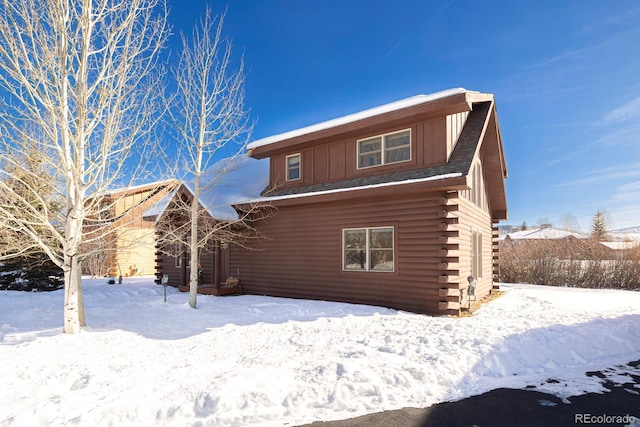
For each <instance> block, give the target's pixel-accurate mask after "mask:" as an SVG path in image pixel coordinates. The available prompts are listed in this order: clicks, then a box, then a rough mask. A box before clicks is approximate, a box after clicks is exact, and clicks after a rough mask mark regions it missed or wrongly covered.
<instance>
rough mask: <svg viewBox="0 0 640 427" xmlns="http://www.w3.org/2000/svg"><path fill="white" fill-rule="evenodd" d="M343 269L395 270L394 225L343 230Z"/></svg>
mask: <svg viewBox="0 0 640 427" xmlns="http://www.w3.org/2000/svg"><path fill="white" fill-rule="evenodd" d="M342 247H343V248H344V254H343V258H344V261H343V269H344V270H350V271H351V270H352V271H393V258H394V253H393V227H375V228H348V229H344V230H342Z"/></svg>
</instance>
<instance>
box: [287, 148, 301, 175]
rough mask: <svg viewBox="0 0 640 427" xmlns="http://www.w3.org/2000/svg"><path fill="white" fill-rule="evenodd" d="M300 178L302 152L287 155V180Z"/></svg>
mask: <svg viewBox="0 0 640 427" xmlns="http://www.w3.org/2000/svg"><path fill="white" fill-rule="evenodd" d="M297 179H300V154H293V155H291V156H287V181H295V180H297Z"/></svg>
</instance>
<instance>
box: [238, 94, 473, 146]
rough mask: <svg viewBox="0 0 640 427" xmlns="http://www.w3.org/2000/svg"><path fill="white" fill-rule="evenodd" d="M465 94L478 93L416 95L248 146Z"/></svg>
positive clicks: (281, 139) (261, 140)
mask: <svg viewBox="0 0 640 427" xmlns="http://www.w3.org/2000/svg"><path fill="white" fill-rule="evenodd" d="M463 93H478V92H472V91H468V90H466V89H465V88H455V89H447V90H443V91H440V92H435V93H432V94H429V95H416V96H412V97H410V98H405V99H401V100H399V101H395V102H391V103H389V104H384V105H380V106H378V107H374V108H370V109H368V110H364V111H360V112H357V113H353V114H348V115H346V116H342V117H338V118H336V119H332V120H327V121H325V122H321V123H317V124H314V125H311V126H306V127H302V128H299V129H295V130H292V131H288V132H284V133H280V134H278V135H272V136H268V137H266V138H262V139H258V140H256V141H253V142H252V143H250V144H249V145H247V149H248V150H252V149H254V148H257V147H262V146H265V145H269V144H273V143H274V142H278V141H283V140H285V139H290V138H295V137H297V136H301V135H306V134H309V133H313V132H318V131H321V130H325V129H330V128H333V127H336V126H341V125H344V124H347V123H352V122H355V121H358V120H362V119H366V118H369V117H374V116H377V115H380V114H384V113H388V112H391V111H396V110H401V109H403V108H407V107H413V106H415V105H420V104H425V103H427V102H432V101H435V100H438V99H442V98H448V97H450V96H453V95H460V94H463Z"/></svg>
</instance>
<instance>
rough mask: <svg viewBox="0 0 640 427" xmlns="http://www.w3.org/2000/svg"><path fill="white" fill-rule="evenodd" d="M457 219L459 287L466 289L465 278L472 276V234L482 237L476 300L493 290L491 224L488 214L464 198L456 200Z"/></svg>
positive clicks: (465, 301)
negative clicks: (480, 270) (459, 255)
mask: <svg viewBox="0 0 640 427" xmlns="http://www.w3.org/2000/svg"><path fill="white" fill-rule="evenodd" d="M458 208H459V210H458V212H457V215H458V218H459V222H458V224H457V225H456V226H455V229H456V230H457V231H458V233H459V239H458V243H459V247H460V254H461V257H460V264H459V269H460V277H461V279H462V280H461V287H462V288H466V286H467V285H468V282H467V277H469V276H471V275H472V271H473V269H472V266H471V259H472V256H471V255H472V246H473V245H472V234H473V232H476V233H480V235H481V236H482V250H481V252H482V261H481V264H482V274H481V276H480V277H476V280H477V285H476V286H477V287H476V298H477V299H480V298H481V297H483V296H485V295H487V294H489V292H490V291H491V289H492V288H493V243H492V237H493V223H492V221H491V217H490V216H489V213H487V212H485V211H484V210H482V209H481V208H479V207H478V206H477V205H476V204H475V203H473V202H471V201H470V200H467V199H466V198H464V197H460V198H459V199H458ZM462 303H463V306H464V305H465V304H466V303H467V300H466V296H465V298H464V300H463V301H462Z"/></svg>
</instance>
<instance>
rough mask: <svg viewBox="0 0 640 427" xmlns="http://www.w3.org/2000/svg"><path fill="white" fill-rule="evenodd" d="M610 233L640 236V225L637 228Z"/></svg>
mask: <svg viewBox="0 0 640 427" xmlns="http://www.w3.org/2000/svg"><path fill="white" fill-rule="evenodd" d="M610 233H613V234H627V233H634V234H635V233H638V234H640V225H636V226H635V227H626V228H619V229H617V230H611V231H610Z"/></svg>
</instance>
